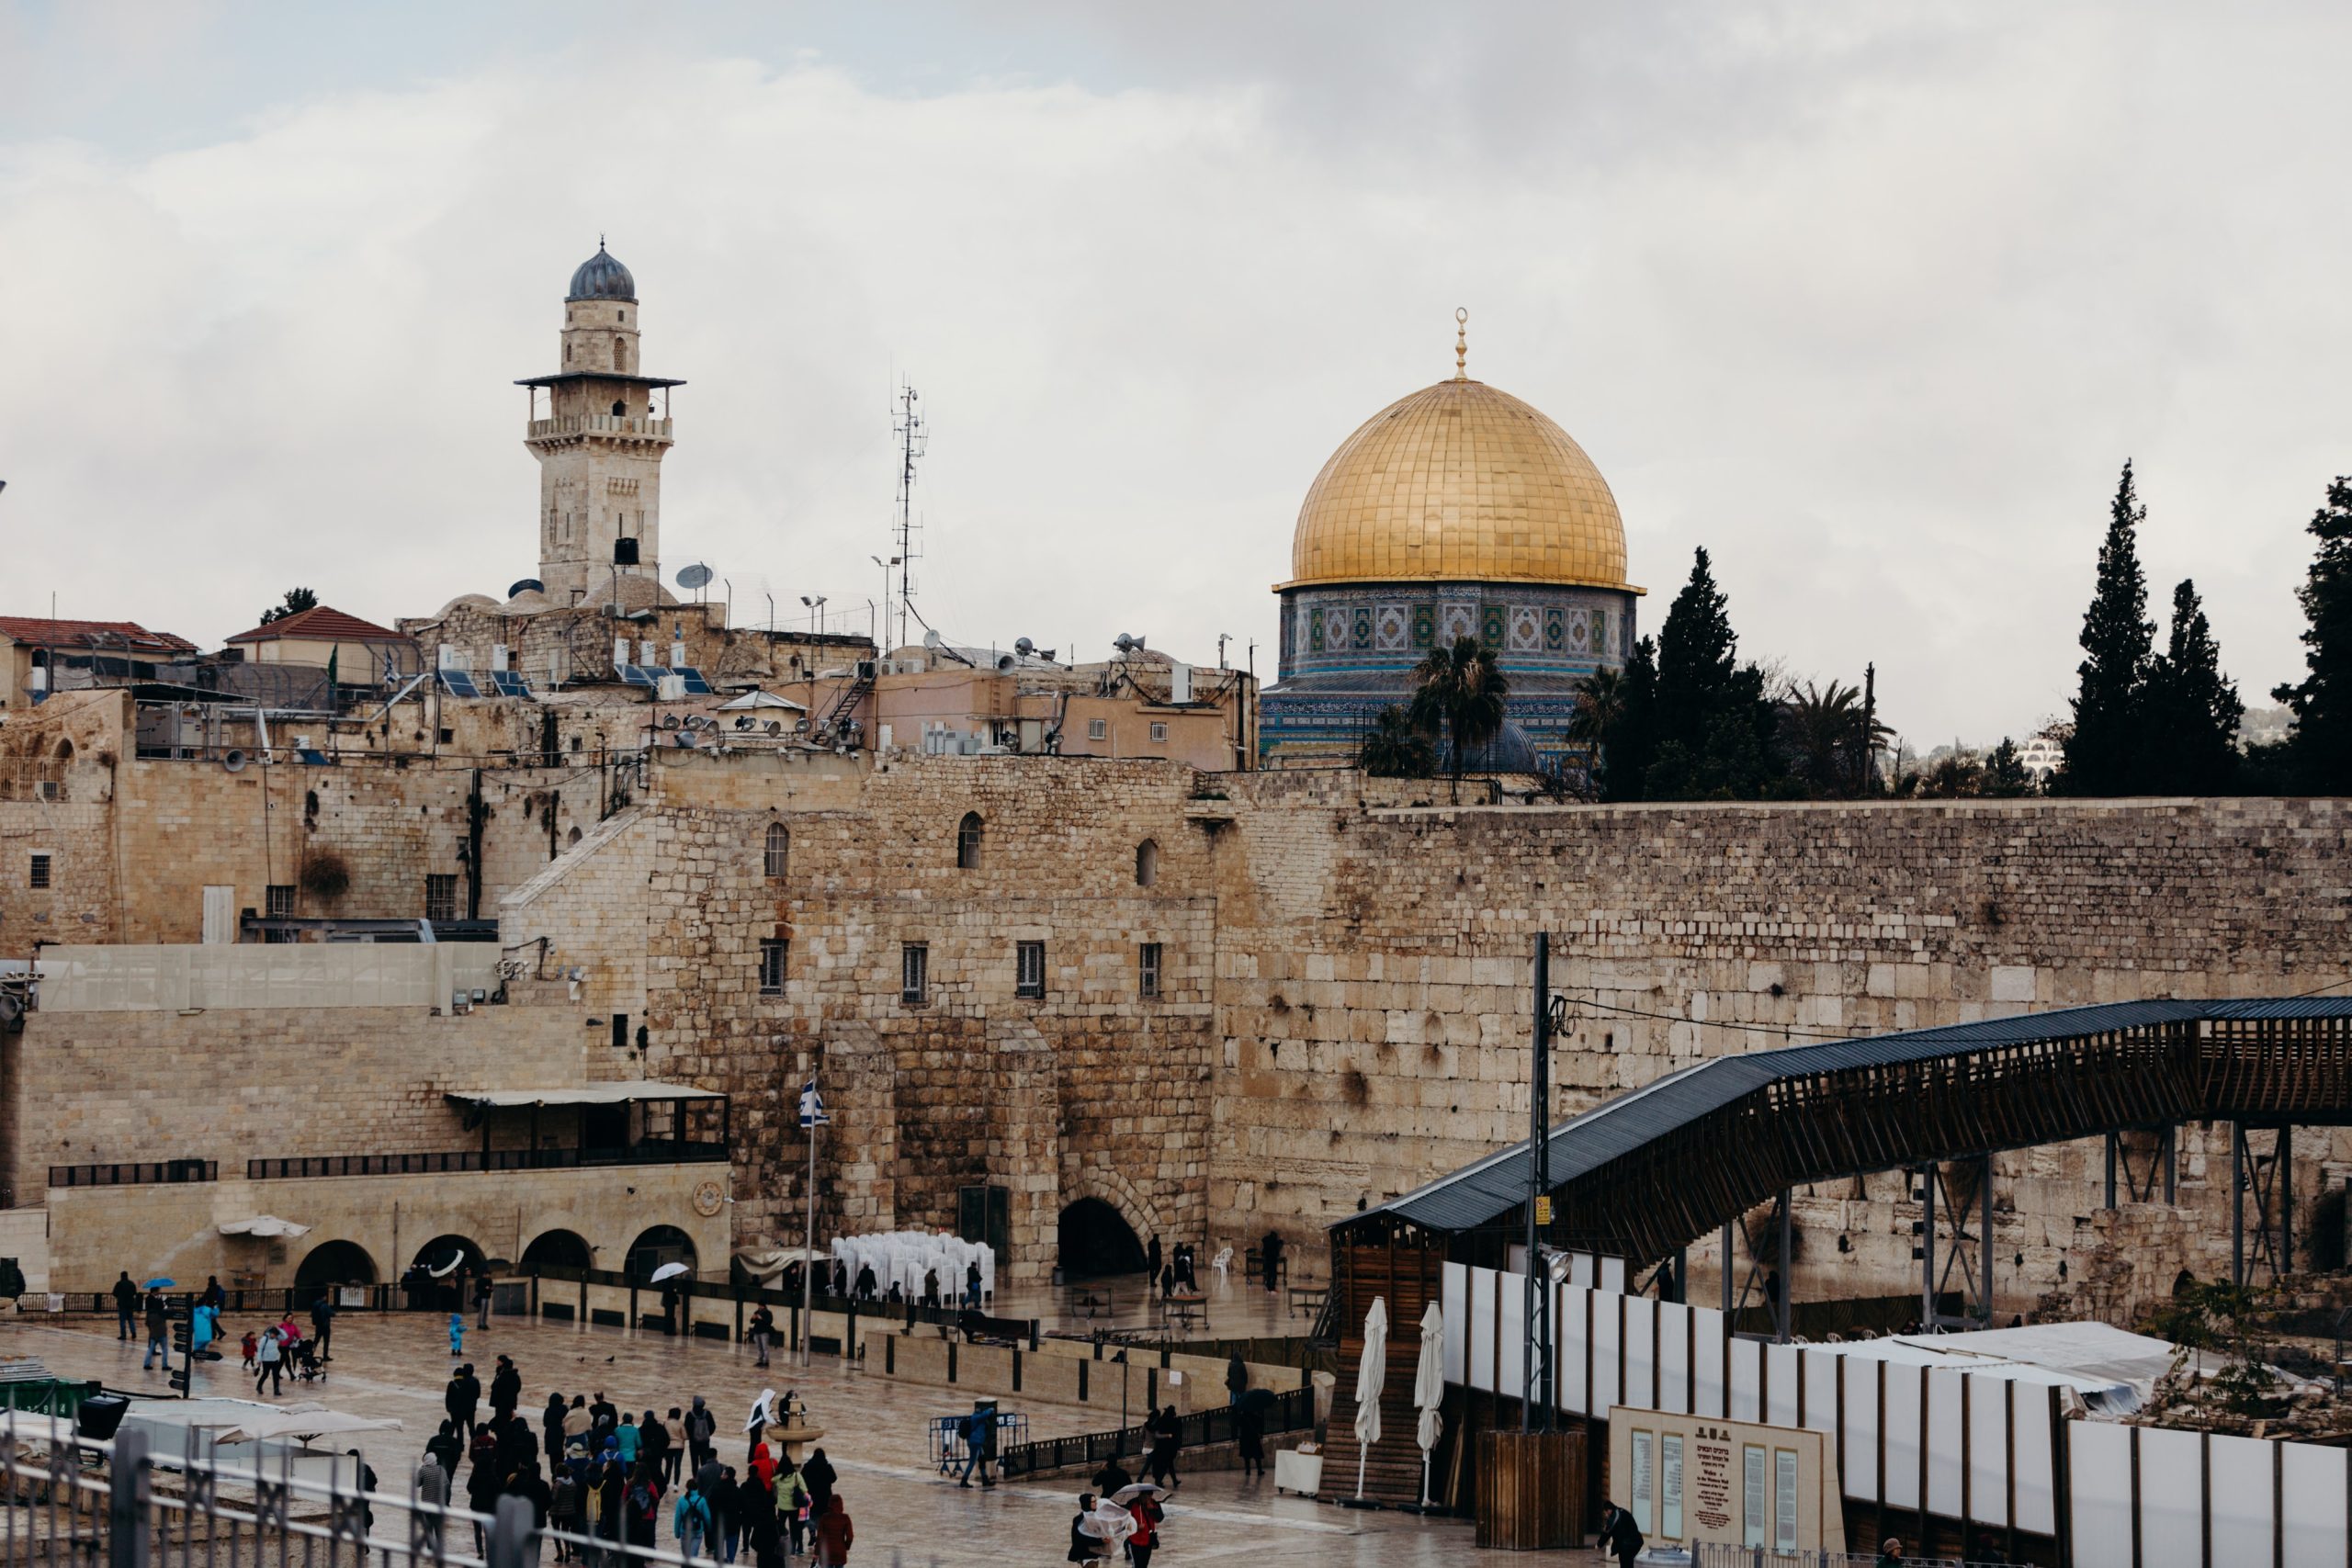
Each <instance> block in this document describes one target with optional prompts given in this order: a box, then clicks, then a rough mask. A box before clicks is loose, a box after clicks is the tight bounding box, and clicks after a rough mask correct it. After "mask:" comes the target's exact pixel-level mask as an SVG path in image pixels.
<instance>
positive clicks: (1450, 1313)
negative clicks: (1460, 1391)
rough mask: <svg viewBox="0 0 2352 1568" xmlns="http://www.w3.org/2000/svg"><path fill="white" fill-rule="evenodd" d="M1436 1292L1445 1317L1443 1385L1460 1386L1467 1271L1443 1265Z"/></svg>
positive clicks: (1466, 1352) (1466, 1345)
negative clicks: (1450, 1383)
mask: <svg viewBox="0 0 2352 1568" xmlns="http://www.w3.org/2000/svg"><path fill="white" fill-rule="evenodd" d="M1438 1292H1439V1298H1438V1299H1439V1304H1440V1305H1441V1307H1442V1309H1443V1310H1444V1313H1445V1381H1446V1382H1467V1381H1468V1380H1467V1379H1466V1378H1465V1377H1464V1374H1463V1369H1464V1368H1465V1367H1467V1366H1468V1365H1469V1364H1470V1322H1469V1315H1468V1314H1469V1309H1470V1270H1469V1269H1467V1268H1466V1267H1464V1265H1462V1264H1459V1263H1449V1264H1447V1265H1445V1267H1444V1269H1442V1272H1441V1273H1440V1275H1439V1277H1438Z"/></svg>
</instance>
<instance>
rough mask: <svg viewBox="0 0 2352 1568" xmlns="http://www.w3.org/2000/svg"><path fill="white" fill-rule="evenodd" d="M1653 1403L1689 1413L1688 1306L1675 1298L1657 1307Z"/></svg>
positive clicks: (1689, 1348) (1665, 1408) (1689, 1341)
mask: <svg viewBox="0 0 2352 1568" xmlns="http://www.w3.org/2000/svg"><path fill="white" fill-rule="evenodd" d="M1657 1407H1658V1408H1659V1409H1660V1410H1679V1411H1680V1412H1681V1413H1682V1414H1684V1415H1686V1416H1688V1415H1690V1414H1691V1409H1692V1405H1691V1309H1690V1308H1689V1307H1687V1306H1685V1305H1683V1304H1682V1303H1679V1302H1660V1303H1658V1308H1657Z"/></svg>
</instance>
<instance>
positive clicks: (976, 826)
mask: <svg viewBox="0 0 2352 1568" xmlns="http://www.w3.org/2000/svg"><path fill="white" fill-rule="evenodd" d="M979 864H980V814H979V813H978V812H977V811H967V812H966V813H964V820H963V821H961V822H959V823H957V824H956V867H957V868H958V869H959V870H963V871H977V870H978V869H979Z"/></svg>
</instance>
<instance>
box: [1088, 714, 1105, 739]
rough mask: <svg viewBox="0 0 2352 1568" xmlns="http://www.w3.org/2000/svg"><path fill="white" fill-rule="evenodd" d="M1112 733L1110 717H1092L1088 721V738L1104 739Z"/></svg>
mask: <svg viewBox="0 0 2352 1568" xmlns="http://www.w3.org/2000/svg"><path fill="white" fill-rule="evenodd" d="M1110 733H1111V721H1110V720H1109V719H1107V718H1090V719H1088V720H1087V721H1086V738H1087V739H1089V740H1101V739H1105V738H1106V737H1108V736H1109V735H1110Z"/></svg>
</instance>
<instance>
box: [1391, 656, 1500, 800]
mask: <svg viewBox="0 0 2352 1568" xmlns="http://www.w3.org/2000/svg"><path fill="white" fill-rule="evenodd" d="M1413 680H1414V682H1415V686H1414V691H1413V702H1412V706H1411V708H1410V709H1409V710H1408V712H1409V714H1410V716H1411V718H1412V721H1413V725H1414V728H1417V729H1419V730H1421V731H1423V732H1424V733H1430V734H1434V733H1435V732H1436V731H1437V729H1438V728H1439V726H1440V725H1442V726H1444V729H1445V739H1446V745H1447V748H1448V749H1449V750H1450V751H1451V752H1452V754H1453V767H1452V772H1453V798H1454V799H1455V800H1457V801H1458V800H1460V799H1461V798H1462V766H1463V762H1464V759H1465V757H1466V756H1467V754H1468V753H1469V752H1470V751H1472V750H1475V749H1476V748H1478V747H1481V746H1484V745H1485V744H1487V741H1489V740H1492V739H1494V738H1495V737H1496V736H1497V735H1498V734H1500V733H1501V732H1502V728H1503V698H1504V697H1505V696H1506V695H1507V694H1509V693H1510V682H1509V681H1508V680H1506V679H1505V678H1504V676H1503V672H1502V668H1501V667H1500V666H1499V665H1498V664H1497V663H1496V662H1495V655H1494V650H1493V649H1485V648H1480V647H1479V646H1478V639H1477V638H1476V637H1456V638H1454V639H1453V647H1452V648H1432V649H1430V652H1429V657H1428V658H1426V659H1424V660H1421V661H1420V663H1419V664H1417V665H1415V666H1414V667H1413Z"/></svg>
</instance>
